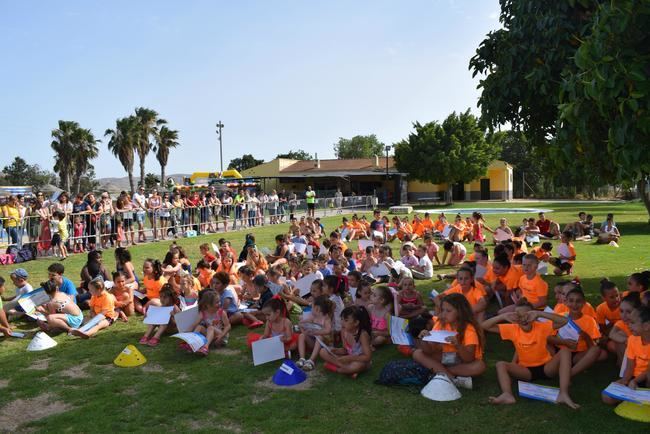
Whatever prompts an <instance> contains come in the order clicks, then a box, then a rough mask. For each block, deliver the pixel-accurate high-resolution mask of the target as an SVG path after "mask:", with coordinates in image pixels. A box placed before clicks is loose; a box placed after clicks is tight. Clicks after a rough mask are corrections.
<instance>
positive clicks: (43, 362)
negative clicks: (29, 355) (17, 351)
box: [27, 358, 50, 371]
mask: <svg viewBox="0 0 650 434" xmlns="http://www.w3.org/2000/svg"><path fill="white" fill-rule="evenodd" d="M49 367H50V359H49V358H47V359H40V360H37V361H35V362H33V363H32V364H31V365H29V366H28V367H27V369H29V370H30V371H45V370H47V368H49Z"/></svg>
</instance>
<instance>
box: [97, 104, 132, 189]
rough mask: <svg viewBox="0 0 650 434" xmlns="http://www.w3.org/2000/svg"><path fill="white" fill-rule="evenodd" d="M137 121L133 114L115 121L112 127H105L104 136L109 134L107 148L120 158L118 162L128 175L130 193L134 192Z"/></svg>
mask: <svg viewBox="0 0 650 434" xmlns="http://www.w3.org/2000/svg"><path fill="white" fill-rule="evenodd" d="M139 134H140V130H139V128H138V121H137V119H136V118H135V116H128V117H125V118H121V119H118V120H117V121H115V128H114V129H110V128H109V129H107V130H106V132H105V133H104V136H110V139H109V141H108V150H109V151H111V152H112V153H113V155H115V156H116V157H117V159H118V160H120V164H122V167H124V170H125V171H126V173H127V174H128V176H129V186H130V187H131V194H133V193H134V192H135V183H134V181H133V165H134V163H135V148H136V144H137V142H138V135H139Z"/></svg>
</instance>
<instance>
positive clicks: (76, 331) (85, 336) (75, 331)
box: [70, 329, 90, 339]
mask: <svg viewBox="0 0 650 434" xmlns="http://www.w3.org/2000/svg"><path fill="white" fill-rule="evenodd" d="M70 333H72V334H73V335H75V336H78V337H80V338H82V339H88V338H90V335H88V334H86V333H84V332H82V331H81V330H79V329H72V330H70Z"/></svg>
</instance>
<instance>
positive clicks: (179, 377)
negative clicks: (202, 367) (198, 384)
mask: <svg viewBox="0 0 650 434" xmlns="http://www.w3.org/2000/svg"><path fill="white" fill-rule="evenodd" d="M188 378H190V377H189V376H188V375H187V374H186V373H185V372H181V373H180V374H178V375H177V376H176V377H174V378H167V379H166V380H165V384H172V383H175V382H177V381H180V383H181V385H183V386H184V385H185V380H187V379H188Z"/></svg>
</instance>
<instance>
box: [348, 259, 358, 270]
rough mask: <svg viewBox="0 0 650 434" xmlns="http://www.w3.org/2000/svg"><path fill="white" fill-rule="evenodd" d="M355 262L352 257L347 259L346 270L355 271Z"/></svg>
mask: <svg viewBox="0 0 650 434" xmlns="http://www.w3.org/2000/svg"><path fill="white" fill-rule="evenodd" d="M356 269H357V263H356V262H355V261H354V259H348V271H356Z"/></svg>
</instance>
